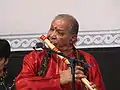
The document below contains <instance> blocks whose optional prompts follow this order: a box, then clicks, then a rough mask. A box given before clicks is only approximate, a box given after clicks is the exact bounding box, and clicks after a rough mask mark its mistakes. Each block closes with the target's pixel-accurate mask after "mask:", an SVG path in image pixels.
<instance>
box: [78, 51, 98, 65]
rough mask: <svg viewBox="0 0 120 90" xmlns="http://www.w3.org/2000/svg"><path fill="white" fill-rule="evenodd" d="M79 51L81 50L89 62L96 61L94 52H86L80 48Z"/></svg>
mask: <svg viewBox="0 0 120 90" xmlns="http://www.w3.org/2000/svg"><path fill="white" fill-rule="evenodd" d="M79 51H80V53H81V54H82V55H83V56H84V58H85V59H86V61H87V62H88V63H89V64H90V63H92V62H94V63H96V60H95V57H94V56H93V55H92V54H90V53H88V52H85V51H83V50H79Z"/></svg>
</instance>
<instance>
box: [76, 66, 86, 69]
mask: <svg viewBox="0 0 120 90" xmlns="http://www.w3.org/2000/svg"><path fill="white" fill-rule="evenodd" d="M75 70H84V68H83V67H81V66H75Z"/></svg>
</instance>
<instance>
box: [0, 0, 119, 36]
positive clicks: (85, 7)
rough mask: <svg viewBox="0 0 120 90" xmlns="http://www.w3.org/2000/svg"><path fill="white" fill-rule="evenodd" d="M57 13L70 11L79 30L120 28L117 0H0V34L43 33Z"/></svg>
mask: <svg viewBox="0 0 120 90" xmlns="http://www.w3.org/2000/svg"><path fill="white" fill-rule="evenodd" d="M58 13H69V14H71V15H74V16H75V17H76V18H77V19H78V20H79V22H80V26H81V29H82V30H83V31H85V30H87V31H89V30H108V29H111V30H112V29H119V28H120V0H0V35H7V34H27V33H29V34H30V33H46V32H47V31H48V29H49V24H50V22H51V20H52V19H53V17H54V16H55V15H57V14H58Z"/></svg>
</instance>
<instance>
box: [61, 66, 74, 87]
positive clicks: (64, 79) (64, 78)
mask: <svg viewBox="0 0 120 90" xmlns="http://www.w3.org/2000/svg"><path fill="white" fill-rule="evenodd" d="M71 81H72V74H71V68H69V69H68V70H64V71H63V72H61V73H60V84H61V85H64V84H68V83H69V82H71Z"/></svg>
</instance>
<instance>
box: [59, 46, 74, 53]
mask: <svg viewBox="0 0 120 90" xmlns="http://www.w3.org/2000/svg"><path fill="white" fill-rule="evenodd" d="M73 48H74V46H73V45H72V46H64V47H59V50H60V51H61V52H62V53H63V54H65V55H68V54H69V53H71V52H73V51H74V50H73Z"/></svg>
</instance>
